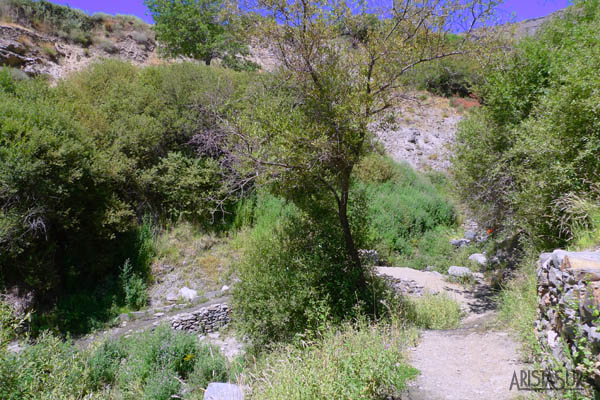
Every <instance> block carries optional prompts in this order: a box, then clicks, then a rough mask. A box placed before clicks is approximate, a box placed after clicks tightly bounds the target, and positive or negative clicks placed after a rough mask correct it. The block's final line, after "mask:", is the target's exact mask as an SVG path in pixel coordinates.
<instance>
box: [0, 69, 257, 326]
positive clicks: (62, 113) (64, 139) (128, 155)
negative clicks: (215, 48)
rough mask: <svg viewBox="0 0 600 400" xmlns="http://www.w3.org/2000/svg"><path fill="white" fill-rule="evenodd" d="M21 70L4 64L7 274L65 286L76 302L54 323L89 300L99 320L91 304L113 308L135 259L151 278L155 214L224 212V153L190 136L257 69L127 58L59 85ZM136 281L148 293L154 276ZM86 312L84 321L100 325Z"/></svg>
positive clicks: (0, 83)
mask: <svg viewBox="0 0 600 400" xmlns="http://www.w3.org/2000/svg"><path fill="white" fill-rule="evenodd" d="M11 75H12V74H9V73H8V72H7V71H4V70H3V71H2V72H1V73H0V92H1V93H2V95H1V96H0V276H1V277H2V279H3V283H4V284H6V285H9V284H20V285H25V286H28V287H29V288H32V289H35V290H36V291H37V292H38V299H39V300H44V303H46V304H48V302H49V301H46V300H51V299H52V298H54V297H55V296H56V295H57V294H61V295H62V297H63V299H62V300H61V302H62V303H61V304H62V305H63V306H65V307H60V305H59V310H56V311H57V312H58V315H56V316H55V317H51V318H50V319H48V320H47V322H50V321H56V322H58V321H60V320H61V318H62V317H64V316H67V315H71V316H74V315H75V314H77V315H81V316H82V317H83V316H84V315H83V314H84V313H83V310H82V309H83V308H85V309H86V312H87V313H88V315H95V316H94V317H91V318H92V319H93V320H96V317H97V316H98V315H97V314H98V313H94V312H91V313H90V311H92V310H93V309H94V308H95V307H96V306H98V307H99V306H100V305H103V306H102V307H101V308H102V312H100V313H99V314H100V315H103V316H107V315H110V314H111V313H112V312H113V311H114V307H113V306H112V305H113V303H116V305H117V306H118V305H119V304H121V303H120V302H122V301H123V300H122V297H120V296H121V294H119V289H118V288H119V287H122V285H120V284H119V282H118V275H119V273H120V271H119V270H120V268H121V267H122V266H123V265H124V263H125V260H127V259H130V261H131V266H132V268H133V270H134V271H135V274H136V276H138V277H140V278H142V279H143V280H145V281H147V280H148V279H149V278H150V277H149V264H150V262H151V261H152V258H153V257H154V255H153V254H152V249H151V248H148V247H147V246H151V244H149V243H151V242H152V240H150V239H149V238H148V237H147V236H148V229H146V228H145V226H146V225H147V224H141V223H140V222H141V220H142V217H143V216H144V215H150V216H151V217H152V219H153V220H154V221H163V220H169V219H173V220H176V219H179V218H185V219H187V220H190V221H193V222H196V223H200V224H201V225H204V226H205V227H209V226H212V224H214V223H216V222H217V223H222V222H223V218H219V217H220V215H215V214H214V212H215V210H216V207H215V204H214V200H213V199H214V198H216V197H217V196H216V194H217V193H218V191H219V190H220V185H221V182H222V180H223V179H224V177H225V175H226V174H227V173H228V171H227V170H226V168H222V165H221V164H220V163H218V162H217V159H218V157H219V154H217V153H211V154H206V153H202V152H201V151H200V149H199V148H198V145H197V144H194V143H191V142H190V140H191V138H192V137H193V136H194V135H196V134H197V133H199V132H201V131H202V130H206V129H216V128H217V127H218V126H217V120H218V118H220V117H223V116H226V115H227V112H228V106H229V104H230V103H231V102H233V101H234V100H235V99H236V98H238V97H239V95H240V94H241V93H243V91H244V86H245V84H246V82H247V81H248V75H246V74H241V73H235V72H233V71H227V70H222V69H220V68H208V67H203V66H196V65H191V64H180V65H176V66H164V67H149V68H145V69H140V68H137V67H135V66H132V65H129V64H127V63H123V62H117V61H107V62H104V63H100V64H96V65H93V66H92V67H91V68H90V69H88V70H85V71H82V72H80V73H77V74H74V75H72V76H70V77H69V78H68V79H66V80H63V81H61V82H60V83H59V84H58V86H57V87H55V88H51V87H49V86H48V85H47V83H46V82H43V81H41V80H32V81H17V80H15V79H14V78H12V77H11ZM227 207H229V206H228V205H227V204H225V209H227ZM144 235H145V237H142V236H144ZM144 246H146V248H144ZM15 266H18V267H15ZM129 281H130V282H129V284H128V285H129V287H130V288H132V287H133V286H135V287H136V288H137V289H136V291H137V292H138V293H140V289H141V288H142V287H143V282H142V281H140V280H139V279H137V278H133V277H132V278H130V279H129ZM99 282H100V284H99ZM90 288H92V290H91V292H92V293H94V296H87V300H86V301H82V300H84V299H86V296H79V294H78V293H80V292H83V293H87V294H89V293H90ZM67 294H73V295H74V296H75V297H72V298H68V296H67V297H65V296H66V295H67ZM140 294H141V293H140ZM115 296H116V298H115ZM141 299H143V297H142V298H137V300H135V301H133V303H134V304H136V305H137V306H139V305H140V304H143V300H141ZM77 304H81V305H82V306H83V305H85V304H87V306H86V307H82V309H79V310H77V309H74V308H73V307H74V306H76V305H77ZM46 307H47V305H46ZM111 307H112V308H113V309H112V311H111V310H109V309H110V308H111ZM60 309H62V310H63V311H64V312H63V311H60ZM46 310H47V309H46ZM109 311H110V312H109ZM60 314H62V315H60ZM75 319H76V320H78V321H80V322H77V323H76V324H75V325H76V330H78V331H79V330H80V329H83V327H85V326H90V324H89V323H88V322H82V321H81V319H80V318H75ZM86 320H87V319H86ZM91 325H93V326H96V322H94V323H92V324H91ZM41 326H47V325H46V323H45V322H43V323H41Z"/></svg>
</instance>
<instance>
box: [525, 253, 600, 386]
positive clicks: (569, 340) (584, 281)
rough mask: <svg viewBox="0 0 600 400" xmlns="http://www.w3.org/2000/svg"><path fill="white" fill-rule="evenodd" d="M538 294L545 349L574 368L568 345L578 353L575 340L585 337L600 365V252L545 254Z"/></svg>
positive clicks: (538, 324) (538, 327)
mask: <svg viewBox="0 0 600 400" xmlns="http://www.w3.org/2000/svg"><path fill="white" fill-rule="evenodd" d="M537 291H538V319H537V321H536V326H535V328H536V335H537V337H538V340H539V341H540V343H541V344H542V346H543V347H545V348H546V349H547V350H550V352H551V353H552V354H553V355H554V357H555V358H556V359H557V360H558V361H560V362H562V363H563V364H564V365H566V366H567V367H568V368H571V367H572V366H571V365H569V360H568V358H567V357H566V356H565V354H564V350H563V349H564V348H565V344H566V346H567V348H568V349H570V351H571V352H574V351H575V340H576V339H578V338H580V337H582V336H584V337H585V338H587V340H588V342H589V343H590V344H591V348H592V349H593V351H594V357H596V358H597V360H596V361H598V366H600V357H598V355H600V332H597V331H596V328H597V324H596V319H597V317H595V316H594V310H596V309H600V252H567V251H564V250H555V251H554V252H552V253H543V254H542V255H541V256H540V260H539V262H538V269H537ZM599 377H600V375H599Z"/></svg>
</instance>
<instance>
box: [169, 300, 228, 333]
mask: <svg viewBox="0 0 600 400" xmlns="http://www.w3.org/2000/svg"><path fill="white" fill-rule="evenodd" d="M229 322H231V317H230V316H229V306H228V305H227V304H223V303H219V304H213V305H211V306H208V307H202V308H200V309H199V310H196V311H194V312H192V313H183V314H177V315H175V316H174V317H172V318H171V320H170V323H171V327H172V328H173V329H175V330H179V331H188V332H201V333H210V332H216V331H218V330H219V329H220V328H222V327H224V326H227V325H228V324H229Z"/></svg>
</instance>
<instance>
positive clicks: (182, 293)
mask: <svg viewBox="0 0 600 400" xmlns="http://www.w3.org/2000/svg"><path fill="white" fill-rule="evenodd" d="M179 297H181V298H183V299H185V300H187V301H194V299H196V297H198V292H197V291H195V290H194V289H190V288H188V287H182V288H181V289H179Z"/></svg>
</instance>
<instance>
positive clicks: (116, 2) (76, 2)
mask: <svg viewBox="0 0 600 400" xmlns="http://www.w3.org/2000/svg"><path fill="white" fill-rule="evenodd" d="M51 1H52V2H53V3H57V4H65V5H69V6H71V7H73V8H79V9H81V10H84V11H87V12H88V13H94V12H99V11H102V12H105V13H108V14H132V15H136V16H138V17H140V18H142V19H143V20H145V21H147V22H152V18H151V17H150V16H149V15H148V12H147V11H148V10H147V9H146V7H145V6H144V2H143V0H102V1H98V0H51ZM568 4H569V1H568V0H505V1H504V4H502V5H501V6H500V7H499V10H500V11H501V13H502V14H503V15H502V17H508V16H511V15H514V17H515V19H516V20H517V21H522V20H524V19H529V18H536V17H542V16H544V15H547V14H550V13H551V12H554V11H556V10H559V9H561V8H564V7H566V6H567V5H568Z"/></svg>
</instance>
